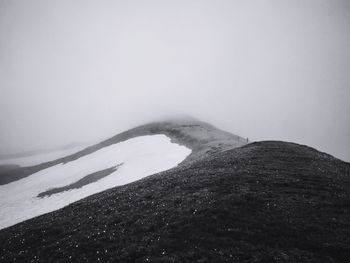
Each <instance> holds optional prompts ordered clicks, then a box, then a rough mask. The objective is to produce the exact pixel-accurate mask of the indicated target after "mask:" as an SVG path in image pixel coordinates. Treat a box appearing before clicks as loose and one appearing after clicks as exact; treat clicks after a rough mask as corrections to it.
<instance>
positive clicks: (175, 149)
mask: <svg viewBox="0 0 350 263" xmlns="http://www.w3.org/2000/svg"><path fill="white" fill-rule="evenodd" d="M190 153H191V150H190V149H188V148H186V147H185V146H180V145H178V144H175V143H172V142H171V141H170V139H169V138H168V137H167V136H165V135H152V136H141V137H136V138H133V139H130V140H127V141H124V142H121V143H118V144H114V145H111V146H108V147H105V148H102V149H100V150H98V151H96V152H94V153H92V154H89V155H86V156H84V157H81V158H79V159H77V160H75V161H72V162H69V163H66V164H58V165H55V166H53V167H50V168H48V169H45V170H42V171H40V172H37V173H35V174H33V175H30V176H28V177H26V178H23V179H21V180H18V181H15V182H12V183H10V184H7V185H2V186H0V229H2V228H5V227H8V226H11V225H14V224H16V223H19V222H21V221H24V220H27V219H30V218H33V217H36V216H39V215H42V214H44V213H48V212H52V211H54V210H57V209H60V208H62V207H64V206H66V205H68V204H70V203H72V202H75V201H77V200H80V199H82V198H84V197H87V196H89V195H92V194H95V193H98V192H101V191H104V190H106V189H109V188H112V187H115V186H119V185H124V184H127V183H131V182H133V181H136V180H139V179H141V178H143V177H146V176H148V175H151V174H155V173H158V172H161V171H165V170H168V169H170V168H172V167H175V166H176V165H178V164H179V163H180V162H182V161H183V160H184V159H185V158H186V157H187V156H188V155H189V154H190ZM120 163H123V165H121V166H120V167H119V168H118V169H117V170H116V171H115V172H113V173H112V174H110V175H108V176H106V177H104V178H102V179H100V180H99V181H97V182H94V183H90V184H88V185H85V186H83V187H82V188H79V189H73V190H69V191H64V192H61V193H57V194H53V195H51V196H49V197H44V198H38V197H37V196H38V194H39V193H41V192H45V191H47V190H49V189H51V188H57V187H62V186H66V185H69V184H71V183H74V182H76V181H78V180H79V179H81V178H83V177H85V176H86V175H88V174H91V173H94V172H98V171H101V170H104V169H107V168H110V167H112V166H115V165H118V164H120Z"/></svg>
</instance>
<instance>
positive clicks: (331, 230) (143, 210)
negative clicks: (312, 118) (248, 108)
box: [0, 142, 350, 262]
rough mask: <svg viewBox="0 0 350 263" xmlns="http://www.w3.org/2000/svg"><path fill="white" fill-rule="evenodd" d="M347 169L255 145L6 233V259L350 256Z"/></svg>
mask: <svg viewBox="0 0 350 263" xmlns="http://www.w3.org/2000/svg"><path fill="white" fill-rule="evenodd" d="M349 219H350V166H349V164H348V163H344V162H342V161H339V160H337V159H335V158H333V157H331V156H329V155H326V154H323V153H319V152H317V151H315V150H313V149H311V148H309V147H305V146H300V145H296V144H291V143H284V142H259V143H253V144H249V145H247V146H244V147H242V148H237V149H233V150H228V151H225V152H221V153H217V154H216V155H214V156H209V157H207V158H205V159H202V160H200V161H197V162H188V163H185V164H183V165H181V166H180V167H178V168H175V169H172V170H170V171H167V172H163V173H160V174H156V175H153V176H150V177H148V178H145V179H143V180H141V181H138V182H135V183H132V184H129V185H126V186H122V187H117V188H114V189H110V190H108V191H105V192H103V193H100V194H96V195H94V196H90V197H88V198H86V199H83V200H81V201H78V202H76V203H74V204H72V205H70V206H68V207H66V208H63V209H61V210H58V211H56V212H53V213H49V214H46V215H43V216H40V217H37V218H34V219H31V220H28V221H26V222H23V223H20V224H18V225H16V226H13V227H10V228H7V229H4V230H2V231H0V243H1V250H0V261H1V262H14V258H16V260H17V262H18V261H19V262H28V261H30V260H31V259H33V261H34V262H36V261H38V262H56V261H60V262H69V261H76V262H98V261H99V260H101V261H105V262H109V261H110V262H350V220H349Z"/></svg>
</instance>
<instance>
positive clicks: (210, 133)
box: [0, 119, 247, 185]
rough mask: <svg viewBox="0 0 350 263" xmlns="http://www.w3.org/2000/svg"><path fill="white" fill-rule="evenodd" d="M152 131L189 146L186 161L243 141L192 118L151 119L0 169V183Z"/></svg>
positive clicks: (150, 133) (152, 133)
mask: <svg viewBox="0 0 350 263" xmlns="http://www.w3.org/2000/svg"><path fill="white" fill-rule="evenodd" d="M155 134H164V135H166V136H168V137H169V138H171V140H172V142H175V143H177V144H180V145H184V146H186V147H188V148H190V149H191V150H192V153H191V155H190V156H189V157H188V158H187V159H186V162H190V161H193V160H196V159H198V158H203V157H205V156H207V155H208V154H210V153H215V152H219V151H223V150H228V149H232V148H235V147H239V146H242V145H244V144H246V143H247V141H246V139H243V138H241V137H239V136H236V135H233V134H231V133H228V132H225V131H222V130H219V129H217V128H215V127H214V126H212V125H210V124H208V123H205V122H201V121H197V120H194V119H188V120H187V119H178V120H169V121H162V122H155V123H151V124H146V125H143V126H139V127H136V128H133V129H131V130H128V131H125V132H122V133H120V134H118V135H116V136H114V137H112V138H110V139H107V140H105V141H103V142H101V143H98V144H96V145H94V146H91V147H88V148H86V149H83V150H81V151H79V152H77V153H74V154H71V155H69V156H66V157H63V158H59V159H56V160H53V161H49V162H45V163H42V164H39V165H35V166H30V167H24V168H19V169H12V170H10V171H9V170H7V169H6V170H5V171H3V172H1V170H0V185H4V184H8V183H10V182H13V181H16V180H19V179H21V178H25V177H27V176H29V175H31V174H34V173H36V172H38V171H41V170H43V169H46V168H49V167H52V166H54V165H57V164H60V163H69V162H71V161H74V160H77V159H79V158H81V157H83V156H86V155H88V154H91V153H93V152H95V151H97V150H100V149H102V148H104V147H108V146H110V145H113V144H116V143H119V142H123V141H126V140H128V139H131V138H135V137H138V136H144V135H155Z"/></svg>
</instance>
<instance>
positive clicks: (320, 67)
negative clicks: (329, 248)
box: [0, 0, 350, 161]
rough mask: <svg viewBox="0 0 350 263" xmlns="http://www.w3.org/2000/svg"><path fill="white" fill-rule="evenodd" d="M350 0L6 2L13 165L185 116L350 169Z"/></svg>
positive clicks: (3, 47)
mask: <svg viewBox="0 0 350 263" xmlns="http://www.w3.org/2000/svg"><path fill="white" fill-rule="evenodd" d="M349 102H350V1H348V0H339V1H328V0H308V1H305V0H289V1H280V0H275V1H273V0H270V1H268V0H266V1H245V0H242V1H232V0H227V1H220V0H212V1H204V0H201V1H200V0H196V1H195V0H193V1H191V0H183V1H180V0H177V1H165V0H159V1H153V0H148V1H144V0H139V1H132V0H125V1H115V0H111V1H106V0H96V1H86V0H81V1H74V0H57V1H48V0H40V1H39V0H30V1H27V0H21V1H18V0H0V153H14V152H20V151H27V150H33V149H47V148H52V147H58V146H62V145H66V144H69V143H72V142H84V143H93V142H95V141H98V140H101V139H104V138H107V137H109V136H111V135H114V134H116V133H118V132H120V131H123V130H125V129H128V128H131V127H133V126H136V125H139V124H143V123H146V122H148V121H152V120H156V119H160V118H163V117H166V116H170V115H178V114H186V115H191V116H193V117H196V118H198V119H201V120H203V121H206V122H210V123H212V124H214V125H215V126H217V127H219V128H222V129H225V130H228V131H230V132H233V133H235V134H238V135H241V136H243V137H249V139H250V140H266V139H275V140H287V141H293V142H298V143H302V144H307V145H310V146H312V147H315V148H317V149H318V150H321V151H325V152H328V153H330V154H333V155H335V156H336V157H338V158H341V159H343V160H346V161H350V117H349V113H350V103H349Z"/></svg>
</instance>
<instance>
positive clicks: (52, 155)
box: [0, 146, 85, 167]
mask: <svg viewBox="0 0 350 263" xmlns="http://www.w3.org/2000/svg"><path fill="white" fill-rule="evenodd" d="M84 148H85V147H83V146H75V147H72V148H69V149H65V150H57V151H52V152H49V153H40V154H35V155H31V156H26V157H18V158H11V159H2V160H0V165H5V164H16V165H19V166H22V167H25V166H33V165H36V164H41V163H45V162H49V161H53V160H56V159H59V158H62V157H65V156H68V155H71V154H74V153H76V152H79V151H80V150H83V149H84Z"/></svg>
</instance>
